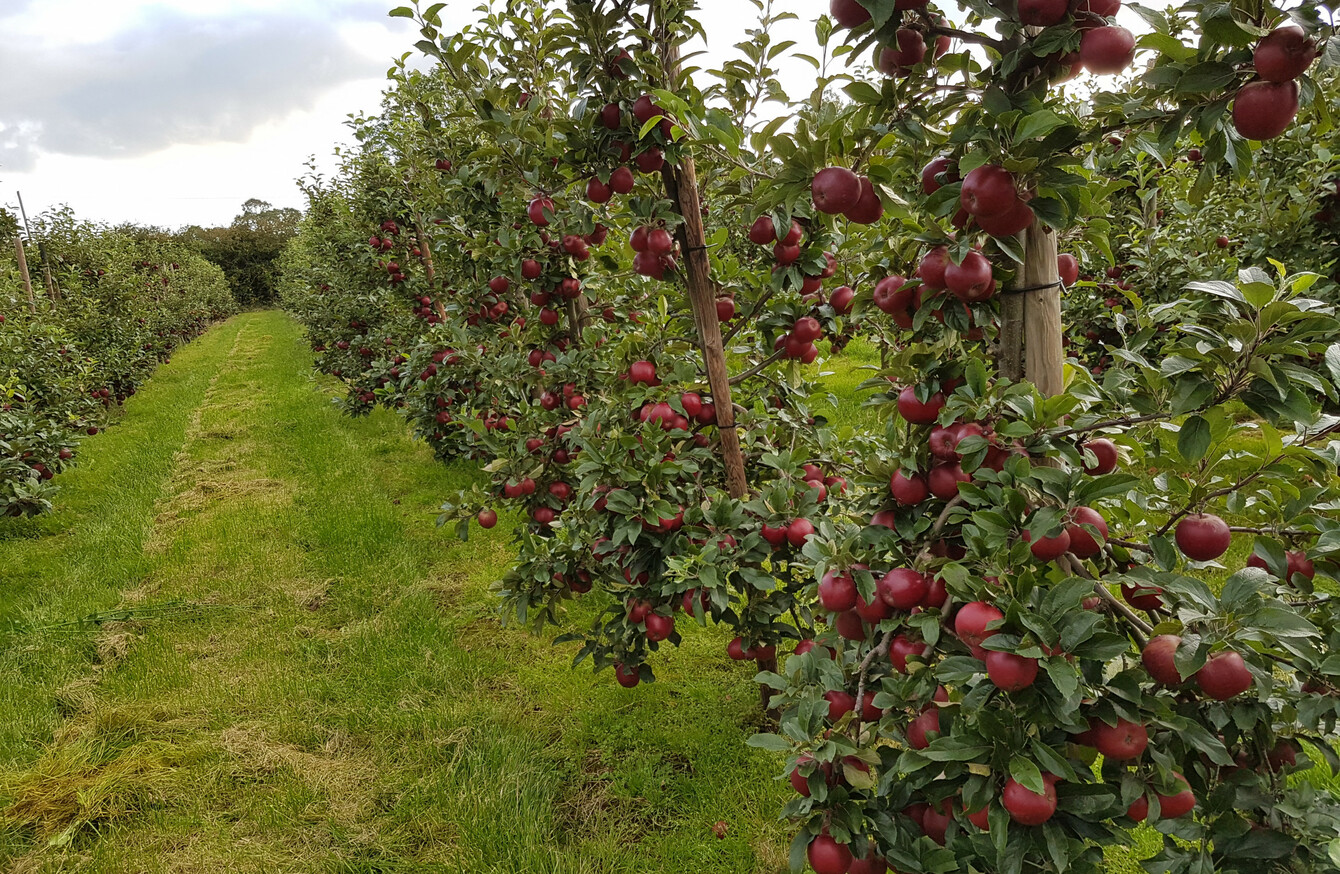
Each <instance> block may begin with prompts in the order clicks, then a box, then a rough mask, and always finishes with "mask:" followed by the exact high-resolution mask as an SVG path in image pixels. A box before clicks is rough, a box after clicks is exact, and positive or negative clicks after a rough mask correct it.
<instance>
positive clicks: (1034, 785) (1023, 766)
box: [1010, 756, 1047, 795]
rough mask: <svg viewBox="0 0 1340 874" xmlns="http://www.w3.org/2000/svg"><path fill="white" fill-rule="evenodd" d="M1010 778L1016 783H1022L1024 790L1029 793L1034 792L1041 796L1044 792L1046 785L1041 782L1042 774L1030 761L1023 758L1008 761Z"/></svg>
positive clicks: (1016, 757) (1017, 757)
mask: <svg viewBox="0 0 1340 874" xmlns="http://www.w3.org/2000/svg"><path fill="white" fill-rule="evenodd" d="M1010 776H1011V777H1013V778H1014V779H1015V781H1016V782H1018V783H1022V784H1023V786H1024V788H1025V789H1028V790H1029V791H1030V792H1036V793H1037V794H1038V795H1042V794H1044V793H1045V792H1046V789H1047V787H1046V785H1045V784H1044V783H1043V782H1042V772H1041V771H1039V770H1038V766H1037V765H1035V764H1033V760H1032V759H1026V758H1024V757H1023V756H1015V757H1014V758H1012V759H1010Z"/></svg>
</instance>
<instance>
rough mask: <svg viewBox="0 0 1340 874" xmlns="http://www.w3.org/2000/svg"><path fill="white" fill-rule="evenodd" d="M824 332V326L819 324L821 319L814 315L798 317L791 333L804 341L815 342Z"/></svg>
mask: <svg viewBox="0 0 1340 874" xmlns="http://www.w3.org/2000/svg"><path fill="white" fill-rule="evenodd" d="M823 334H824V329H823V327H822V326H821V325H820V324H819V320H818V319H816V318H814V317H813V316H803V317H801V318H799V319H796V324H795V326H794V327H793V328H792V329H791V335H792V336H793V337H795V338H796V339H797V340H799V341H800V342H802V343H813V342H814V341H815V340H818V339H819V338H820V337H822V336H823Z"/></svg>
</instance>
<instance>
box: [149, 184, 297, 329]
mask: <svg viewBox="0 0 1340 874" xmlns="http://www.w3.org/2000/svg"><path fill="white" fill-rule="evenodd" d="M300 218H301V215H300V214H299V213H298V211H297V210H296V209H292V208H289V207H275V206H273V205H271V204H269V203H267V202H265V201H264V200H257V199H255V198H252V199H251V200H248V201H247V202H246V203H244V204H242V212H241V213H239V214H238V215H237V217H236V218H234V219H233V222H232V224H230V225H229V226H228V227H226V228H202V227H200V226H198V225H192V226H191V227H188V228H185V229H183V230H182V231H180V232H179V233H177V234H175V235H174V237H175V238H176V239H179V240H182V241H185V242H187V243H189V244H191V245H192V246H193V247H194V248H195V249H196V250H197V251H198V252H199V253H200V254H201V255H203V256H204V257H205V258H207V259H208V260H210V261H212V262H213V263H215V264H217V265H219V266H220V267H221V268H223V275H224V276H225V277H227V279H228V287H229V288H231V289H232V291H233V297H234V298H236V299H237V302H238V303H239V304H240V305H242V306H267V305H272V304H274V303H276V302H277V300H278V297H279V264H278V262H279V256H280V255H281V254H283V252H284V247H285V246H287V245H288V242H289V240H291V239H293V236H294V234H296V233H297V230H298V220H299V219H300Z"/></svg>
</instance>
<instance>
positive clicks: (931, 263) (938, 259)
mask: <svg viewBox="0 0 1340 874" xmlns="http://www.w3.org/2000/svg"><path fill="white" fill-rule="evenodd" d="M949 264H950V259H949V247H948V246H936V247H935V248H933V249H931V250H930V251H929V252H927V253H926V255H925V257H923V258H922V259H921V263H920V264H918V265H917V278H918V279H920V280H921V283H922V285H924V286H925V287H926V288H929V289H940V288H944V287H945V271H946V270H948V269H949Z"/></svg>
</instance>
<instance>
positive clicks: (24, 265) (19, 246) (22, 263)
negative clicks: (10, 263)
mask: <svg viewBox="0 0 1340 874" xmlns="http://www.w3.org/2000/svg"><path fill="white" fill-rule="evenodd" d="M14 254H15V255H16V256H17V257H18V259H19V276H21V277H22V278H23V290H24V291H25V292H26V293H27V294H28V312H30V313H32V314H33V315H37V298H35V297H33V278H32V276H30V275H29V274H28V256H27V255H26V254H25V253H24V251H23V238H22V237H15V238H14Z"/></svg>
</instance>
